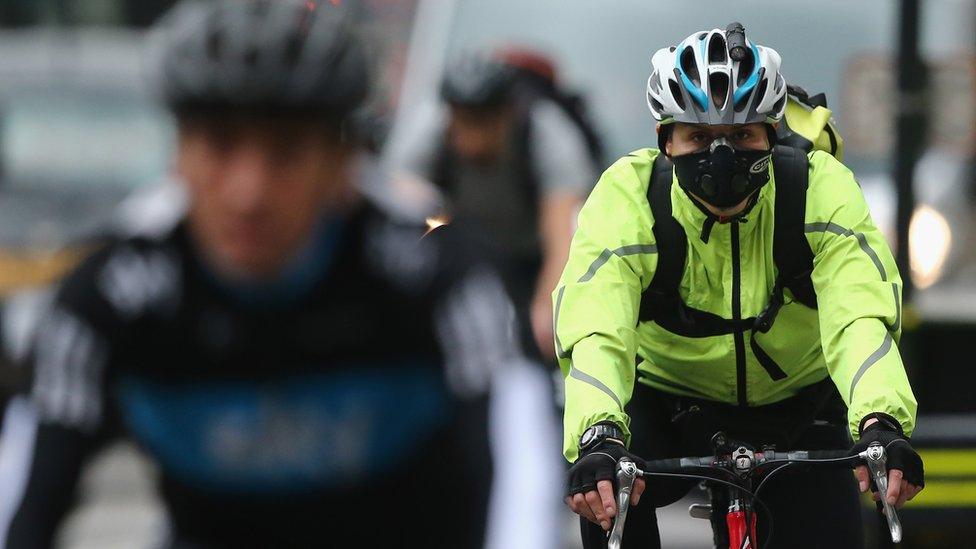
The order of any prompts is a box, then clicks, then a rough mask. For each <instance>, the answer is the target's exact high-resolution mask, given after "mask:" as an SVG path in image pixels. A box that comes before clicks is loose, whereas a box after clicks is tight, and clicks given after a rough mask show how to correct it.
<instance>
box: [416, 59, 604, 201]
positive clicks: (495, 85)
mask: <svg viewBox="0 0 976 549" xmlns="http://www.w3.org/2000/svg"><path fill="white" fill-rule="evenodd" d="M501 57H502V60H497V59H494V58H492V59H470V60H465V61H467V62H464V61H462V63H459V64H458V65H457V67H456V69H455V71H454V73H452V74H450V75H449V76H448V77H447V78H446V79H445V82H444V85H443V86H442V92H441V95H442V97H443V98H444V99H445V100H446V101H448V103H453V104H461V105H466V106H471V107H481V106H483V107H490V106H492V105H500V104H503V103H506V102H507V103H509V104H511V105H513V107H514V108H515V110H516V121H515V130H514V134H513V137H512V140H513V143H512V148H513V149H514V150H517V151H520V152H519V154H518V155H517V156H516V158H515V163H516V166H515V171H516V173H517V176H516V177H517V179H518V181H519V188H520V189H522V190H523V191H524V192H525V193H526V200H527V203H528V204H530V205H531V209H532V211H533V212H535V213H538V209H539V200H540V189H541V187H540V185H541V182H540V181H539V180H538V175H537V169H536V166H534V165H533V163H532V157H533V153H532V148H533V127H532V126H533V125H532V117H531V116H530V113H531V112H532V109H533V108H534V106H535V105H536V104H537V103H538V102H539V101H551V102H552V103H553V104H554V105H556V106H557V107H558V108H559V110H560V111H561V112H562V113H563V114H564V115H566V117H567V118H569V120H570V121H571V122H572V123H573V126H575V127H576V128H577V129H578V130H579V132H580V134H581V135H582V136H583V139H584V141H585V143H586V149H587V152H588V153H589V157H590V160H591V161H592V162H593V163H594V165H595V166H597V167H598V168H600V169H603V168H604V167H605V166H606V157H605V156H604V146H603V142H602V139H601V138H600V135H599V132H597V130H596V126H595V125H594V124H593V122H592V120H591V118H590V115H589V112H588V109H587V102H586V99H585V98H584V97H583V96H582V95H581V94H578V93H575V92H573V91H570V90H567V89H565V88H564V87H562V86H560V85H559V84H558V82H557V81H556V78H555V71H554V66H553V64H552V61H551V60H549V59H548V58H546V57H545V56H542V55H539V54H536V53H533V52H522V51H516V52H509V53H507V54H503V55H502V56H501ZM459 73H463V74H459ZM456 163H457V158H456V155H455V154H454V153H453V151H452V150H451V146H450V143H449V142H448V136H447V132H446V130H445V131H444V132H443V137H442V139H441V143H440V145H439V147H438V150H437V153H436V154H435V156H434V162H433V169H432V172H431V173H432V177H431V179H432V182H433V183H434V184H435V185H437V186H438V187H439V188H440V189H441V190H443V191H444V192H445V194H447V195H448V196H450V195H451V194H452V191H453V189H452V185H453V182H454V180H455V178H454V175H453V172H454V170H455V169H456ZM594 183H595V181H594Z"/></svg>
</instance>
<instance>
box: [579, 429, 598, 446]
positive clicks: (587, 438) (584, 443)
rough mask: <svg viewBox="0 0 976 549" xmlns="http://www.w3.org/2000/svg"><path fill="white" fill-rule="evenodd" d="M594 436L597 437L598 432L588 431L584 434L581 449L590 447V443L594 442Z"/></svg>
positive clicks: (581, 439)
mask: <svg viewBox="0 0 976 549" xmlns="http://www.w3.org/2000/svg"><path fill="white" fill-rule="evenodd" d="M594 436H596V430H595V429H587V430H586V432H584V433H583V437H582V438H580V446H581V447H586V446H588V445H589V444H590V442H593V437H594Z"/></svg>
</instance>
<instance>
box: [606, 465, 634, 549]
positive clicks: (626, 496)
mask: <svg viewBox="0 0 976 549" xmlns="http://www.w3.org/2000/svg"><path fill="white" fill-rule="evenodd" d="M637 473H638V469H637V464H635V463H634V462H633V461H631V460H630V459H627V458H622V459H621V460H620V461H619V462H618V463H617V518H616V519H615V520H614V521H613V528H612V529H611V530H610V537H609V538H608V539H607V549H620V544H621V542H622V541H623V537H624V523H625V522H627V511H628V510H629V509H630V494H631V492H633V490H634V482H635V481H636V480H637Z"/></svg>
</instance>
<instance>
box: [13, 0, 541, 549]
mask: <svg viewBox="0 0 976 549" xmlns="http://www.w3.org/2000/svg"><path fill="white" fill-rule="evenodd" d="M159 32H160V37H161V40H162V42H163V46H162V48H161V51H162V54H163V55H162V60H161V62H162V71H161V74H162V78H163V79H162V83H161V85H162V88H163V92H164V94H165V96H166V98H167V100H168V102H169V104H170V106H171V107H172V109H173V112H174V113H175V115H176V118H177V120H178V124H179V141H178V150H177V156H176V168H177V175H178V177H179V179H181V180H182V183H183V184H184V186H185V191H186V198H187V200H186V208H185V211H174V212H173V214H174V215H170V216H166V215H163V216H160V218H158V219H151V218H145V219H138V220H137V221H138V223H137V225H138V226H137V227H132V228H131V234H129V235H126V236H125V237H120V238H118V239H117V240H116V241H115V242H113V243H111V244H110V245H108V246H106V247H105V248H104V249H102V250H101V251H99V252H97V253H96V254H94V255H93V257H91V258H90V259H89V260H87V261H86V262H85V263H84V264H83V265H81V266H80V267H79V268H78V269H77V270H76V271H75V272H74V273H72V274H71V275H70V276H69V277H68V278H67V279H66V280H65V281H64V282H63V285H62V287H61V288H60V291H59V294H58V297H57V299H56V302H55V304H54V306H53V309H52V311H51V313H50V315H49V317H48V318H47V320H46V321H45V323H44V324H43V325H42V326H41V328H40V330H39V335H38V338H37V341H36V344H35V346H34V348H33V351H32V353H31V366H32V370H33V380H32V383H31V387H30V388H29V391H28V393H29V396H24V397H20V398H17V399H15V400H14V401H13V403H12V404H11V405H10V407H9V408H8V410H7V413H6V418H5V424H6V425H5V428H4V431H3V441H2V447H3V448H4V451H3V452H2V456H0V484H2V486H3V489H2V493H3V494H4V497H3V498H2V499H0V546H4V547H14V548H35V547H48V546H49V545H50V544H51V542H52V538H53V537H54V535H55V533H56V530H57V526H58V524H59V522H60V520H61V519H62V517H63V516H64V515H65V513H66V511H67V510H68V509H69V507H70V504H71V501H72V494H73V491H74V487H75V484H76V482H77V479H78V476H79V471H80V470H81V468H82V465H83V464H84V463H85V462H86V460H87V459H88V458H89V457H90V456H91V455H92V454H93V452H94V451H95V450H97V449H98V448H99V447H100V446H101V445H102V444H103V443H104V442H105V441H107V440H109V439H110V438H112V437H114V436H116V435H118V434H126V435H128V436H130V437H131V438H132V439H134V440H135V441H136V442H137V443H138V444H139V446H140V447H141V448H142V449H143V450H145V452H146V453H147V454H148V455H149V457H150V458H151V459H152V460H153V461H154V462H155V463H156V464H157V465H158V468H159V473H160V474H159V478H158V485H159V490H160V493H161V497H162V499H163V501H164V503H165V505H166V508H167V511H168V514H169V519H170V525H169V541H168V542H167V543H168V545H167V546H169V547H193V548H197V547H234V548H240V547H262V548H268V547H353V546H355V547H447V546H450V547H463V548H469V547H470V548H478V547H482V546H483V545H484V543H485V538H486V522H487V517H488V516H489V512H488V507H489V505H488V502H489V493H490V491H491V486H492V484H493V483H492V474H493V462H494V463H495V464H497V463H498V461H504V459H503V460H497V459H495V460H493V459H492V458H493V452H492V448H491V447H490V444H489V440H490V437H489V426H490V425H491V422H490V421H489V417H490V415H491V414H490V413H489V412H490V409H489V406H488V404H489V394H490V393H489V389H490V387H491V386H492V384H493V383H494V380H495V379H498V378H499V377H502V378H503V379H504V383H510V384H517V383H523V382H525V379H524V378H521V377H519V375H518V371H519V368H518V366H519V364H520V363H521V362H522V361H523V360H524V359H523V358H522V354H521V352H520V350H519V347H518V346H517V345H516V343H515V341H514V339H515V338H514V336H513V334H512V331H513V329H512V325H511V320H512V316H513V313H512V308H511V305H510V304H509V301H508V300H507V298H506V296H505V294H504V292H503V290H502V284H501V283H500V282H499V280H498V278H497V277H496V275H495V273H494V270H493V269H492V268H491V267H490V266H489V265H488V264H487V263H486V262H485V261H484V260H483V258H482V254H480V253H479V251H478V248H477V247H475V246H474V245H473V244H472V243H471V242H470V241H468V240H465V239H464V238H463V237H462V236H460V235H458V234H456V231H454V230H453V229H452V228H450V227H446V228H441V229H439V230H437V231H434V232H433V233H432V234H430V235H428V236H426V237H423V235H424V229H425V228H426V227H424V226H423V225H422V222H421V223H417V222H415V221H414V220H412V219H411V218H409V217H408V216H406V215H401V214H397V213H396V212H395V211H393V210H392V209H391V207H390V206H389V205H383V204H382V201H383V199H387V198H388V197H385V196H382V195H380V196H378V197H374V198H371V197H370V196H367V195H369V194H370V193H375V192H376V190H377V189H378V188H381V187H382V186H381V185H376V184H373V185H370V181H368V179H369V178H370V177H372V176H376V174H375V173H373V172H371V171H370V170H369V169H368V168H369V162H368V161H367V160H366V159H364V158H362V155H361V154H360V153H359V152H358V151H357V150H356V149H355V147H353V146H352V145H350V144H349V142H348V141H347V139H346V135H345V126H344V121H345V120H346V117H347V115H348V114H349V113H350V111H352V110H353V109H354V108H355V107H356V106H357V105H359V104H360V103H361V101H362V100H363V99H364V98H365V96H366V94H367V91H368V75H367V71H366V59H365V55H364V50H363V47H362V45H361V44H360V43H359V42H358V41H357V40H356V39H355V38H354V36H353V34H352V30H351V29H350V28H349V26H348V25H347V23H346V22H345V18H344V17H343V16H342V15H341V13H340V12H338V11H337V10H336V8H334V7H333V6H332V5H331V4H328V3H321V4H316V3H314V2H305V1H288V0H274V1H270V0H268V1H262V0H254V1H243V0H224V1H219V2H214V3H186V4H182V5H180V6H178V7H177V8H176V10H175V11H174V12H173V13H172V14H171V15H170V16H169V17H168V19H167V20H166V21H164V23H163V25H162V26H161V28H160V31H159ZM371 174H372V175H371ZM373 183H376V182H373ZM362 189H371V191H365V190H362ZM422 237H423V238H422ZM523 370H527V368H524V369H523ZM530 381H531V380H530ZM537 381H538V383H537V386H538V388H539V393H538V394H539V398H538V401H537V402H538V408H539V410H538V412H537V413H530V414H529V415H530V417H529V418H528V422H520V424H519V428H520V429H523V430H524V432H525V433H532V429H533V427H532V425H535V424H536V423H537V422H536V418H538V422H544V421H545V420H544V413H545V412H546V411H547V410H548V409H549V408H548V406H547V403H546V401H545V400H544V399H545V398H546V396H547V393H546V392H545V388H546V385H545V380H544V379H542V378H541V375H540V379H537ZM523 402H529V403H530V404H531V403H532V402H533V400H532V398H531V396H530V397H529V398H528V399H523ZM528 412H532V410H531V408H530V409H529V410H528ZM502 433H504V432H502ZM492 434H494V435H497V434H498V429H497V428H496V427H492ZM522 438H529V439H530V440H528V442H526V444H527V445H528V446H527V447H523V448H521V450H525V451H527V452H529V453H533V454H535V455H536V456H539V454H540V453H541V452H542V450H537V448H539V445H538V444H537V443H536V442H537V441H544V440H545V439H544V437H542V438H540V437H522ZM522 438H520V439H517V440H522ZM513 442H514V441H513ZM495 457H497V454H495ZM508 461H511V460H508ZM552 469H553V471H555V467H553V468H552ZM494 472H495V480H496V482H495V484H496V485H497V480H498V478H499V474H500V473H499V470H498V468H497V467H496V468H494ZM553 474H555V473H553ZM530 480H531V479H530ZM552 486H553V487H555V484H552ZM535 492H536V493H538V494H539V495H540V496H542V497H548V499H549V500H550V501H553V500H554V499H555V497H556V494H555V493H552V492H549V493H541V492H539V491H538V490H536V491H535ZM530 499H531V495H530ZM530 505H531V504H530ZM538 508H539V507H538V506H537V507H536V509H538ZM522 510H523V511H526V512H525V514H526V515H531V513H529V512H528V511H529V510H528V509H525V508H522ZM495 518H497V517H495ZM543 525H544V526H543V527H546V526H552V525H551V524H545V522H544V521H543ZM550 531H551V530H550ZM543 539H545V538H544V536H543V537H542V538H535V539H534V541H531V542H530V543H533V545H532V546H533V547H535V546H539V545H542V546H545V544H544V543H542V542H541V541H540V540H543ZM137 544H138V542H136V541H133V545H137ZM506 545H507V546H512V545H511V544H506Z"/></svg>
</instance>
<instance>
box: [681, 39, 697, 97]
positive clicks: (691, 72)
mask: <svg viewBox="0 0 976 549" xmlns="http://www.w3.org/2000/svg"><path fill="white" fill-rule="evenodd" d="M681 70H682V72H684V73H685V76H687V77H688V79H689V80H691V81H692V83H693V84H695V85H696V86H698V87H699V88H700V87H701V78H699V76H698V62H697V61H695V52H694V51H693V50H692V49H691V47H690V46H686V47H685V49H684V51H682V52H681Z"/></svg>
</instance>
